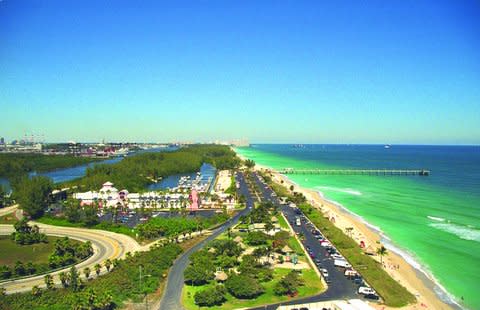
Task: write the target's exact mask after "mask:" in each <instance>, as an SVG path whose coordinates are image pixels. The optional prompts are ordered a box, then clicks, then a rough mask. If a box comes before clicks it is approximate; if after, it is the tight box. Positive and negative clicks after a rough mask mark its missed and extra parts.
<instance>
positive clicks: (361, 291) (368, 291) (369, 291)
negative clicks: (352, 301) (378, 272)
mask: <svg viewBox="0 0 480 310" xmlns="http://www.w3.org/2000/svg"><path fill="white" fill-rule="evenodd" d="M358 293H359V294H362V295H376V294H377V293H376V292H375V291H374V290H373V288H371V287H369V286H360V287H359V288H358Z"/></svg>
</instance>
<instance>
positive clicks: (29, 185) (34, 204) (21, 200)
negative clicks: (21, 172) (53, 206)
mask: <svg viewBox="0 0 480 310" xmlns="http://www.w3.org/2000/svg"><path fill="white" fill-rule="evenodd" d="M13 188H14V192H13V193H14V198H15V200H16V201H17V202H18V204H19V205H20V208H21V209H22V210H23V211H24V212H26V213H27V214H28V215H30V217H32V218H39V217H40V216H42V215H43V213H44V212H45V210H46V209H47V207H48V204H49V202H50V193H51V192H52V189H53V183H52V181H51V180H50V179H49V178H46V177H42V176H36V177H33V178H27V177H25V178H23V179H21V180H20V181H18V182H17V183H15V184H13Z"/></svg>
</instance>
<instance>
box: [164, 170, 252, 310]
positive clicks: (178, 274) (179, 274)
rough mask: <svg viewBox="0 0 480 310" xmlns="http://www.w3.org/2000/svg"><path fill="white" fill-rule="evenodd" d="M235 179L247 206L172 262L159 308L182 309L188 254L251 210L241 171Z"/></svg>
mask: <svg viewBox="0 0 480 310" xmlns="http://www.w3.org/2000/svg"><path fill="white" fill-rule="evenodd" d="M237 181H238V182H239V183H240V193H241V194H243V195H245V197H246V205H247V207H246V208H245V209H243V210H242V211H240V212H239V213H237V214H236V215H235V216H234V217H233V218H231V219H229V220H228V221H227V222H226V223H225V224H223V225H222V226H220V227H219V228H217V229H216V230H214V231H213V232H212V234H211V235H210V236H208V238H207V239H205V240H203V241H202V242H200V243H198V244H196V245H195V246H194V247H192V248H190V249H189V250H188V251H186V252H185V253H184V254H183V255H182V256H180V257H179V258H178V259H177V260H176V261H175V262H174V264H173V266H172V269H171V270H170V272H169V273H168V278H167V284H166V287H165V291H164V294H163V297H162V300H161V301H160V309H162V310H166V309H168V310H183V307H182V305H181V303H180V299H181V297H182V288H183V282H184V277H183V271H184V270H185V268H186V267H187V265H188V262H189V259H190V255H192V254H193V253H194V252H196V251H198V250H200V249H201V248H202V247H203V246H204V245H205V244H206V243H208V242H210V241H212V240H213V239H215V238H216V237H218V235H220V234H221V233H223V232H224V231H225V230H227V229H228V228H229V227H231V226H232V225H234V224H236V223H237V222H238V219H239V218H240V217H241V216H242V215H246V214H248V213H250V211H252V207H253V205H254V200H253V198H252V196H251V195H250V192H249V191H248V188H247V185H246V183H245V179H244V178H243V174H242V173H238V175H237Z"/></svg>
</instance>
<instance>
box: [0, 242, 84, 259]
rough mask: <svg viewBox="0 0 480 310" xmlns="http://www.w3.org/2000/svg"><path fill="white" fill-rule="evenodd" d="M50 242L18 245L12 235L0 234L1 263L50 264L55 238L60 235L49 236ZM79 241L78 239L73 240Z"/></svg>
mask: <svg viewBox="0 0 480 310" xmlns="http://www.w3.org/2000/svg"><path fill="white" fill-rule="evenodd" d="M47 239H48V243H36V244H31V245H18V244H16V243H15V241H13V240H11V239H10V236H0V249H2V250H1V251H0V265H8V266H15V263H16V262H17V261H21V262H24V263H28V262H32V263H34V264H48V256H50V254H52V253H53V249H54V246H55V240H57V239H61V238H59V237H50V236H48V237H47ZM71 241H72V242H78V243H80V241H77V240H71Z"/></svg>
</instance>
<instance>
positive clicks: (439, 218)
mask: <svg viewBox="0 0 480 310" xmlns="http://www.w3.org/2000/svg"><path fill="white" fill-rule="evenodd" d="M427 217H428V218H429V219H431V220H432V221H437V222H445V219H444V218H443V217H436V216H431V215H427Z"/></svg>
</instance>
